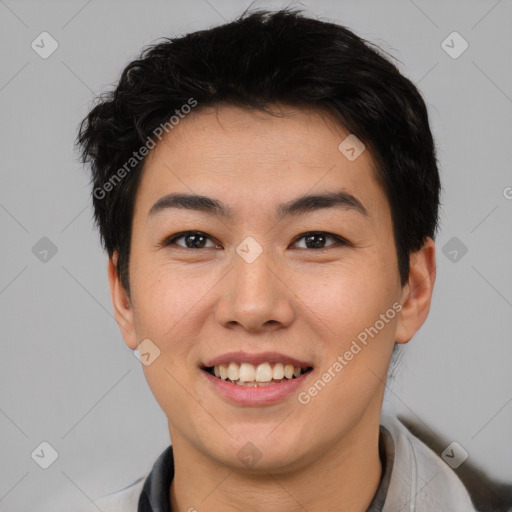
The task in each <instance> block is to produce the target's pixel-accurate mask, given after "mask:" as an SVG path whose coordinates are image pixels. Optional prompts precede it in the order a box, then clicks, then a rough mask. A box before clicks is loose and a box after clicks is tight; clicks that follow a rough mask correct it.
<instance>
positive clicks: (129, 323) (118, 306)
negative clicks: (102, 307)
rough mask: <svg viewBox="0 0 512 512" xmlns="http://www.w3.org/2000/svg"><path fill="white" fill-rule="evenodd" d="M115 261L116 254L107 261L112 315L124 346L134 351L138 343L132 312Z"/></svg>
mask: <svg viewBox="0 0 512 512" xmlns="http://www.w3.org/2000/svg"><path fill="white" fill-rule="evenodd" d="M117 259H118V253H117V252H114V254H113V256H112V258H109V260H108V280H109V284H110V295H111V298H112V306H113V308H114V315H115V318H116V321H117V324H118V325H119V328H120V329H121V333H122V335H123V338H124V341H125V343H126V345H128V347H129V348H131V349H132V350H135V349H136V348H137V346H138V343H137V337H136V335H135V325H134V320H133V310H132V306H131V301H130V297H129V296H128V293H127V292H126V290H125V288H124V286H123V285H122V284H121V280H120V279H119V274H118V272H117Z"/></svg>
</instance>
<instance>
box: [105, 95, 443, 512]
mask: <svg viewBox="0 0 512 512" xmlns="http://www.w3.org/2000/svg"><path fill="white" fill-rule="evenodd" d="M274 108H275V110H278V111H280V112H284V113H286V115H284V116H281V117H276V116H271V115H269V114H266V113H263V112H260V111H249V110H246V109H241V108H238V107H234V106H226V105H224V106H221V107H219V108H218V109H214V108H204V109H201V110H199V109H198V110H196V111H195V112H194V113H192V114H190V115H188V116H187V117H186V118H185V119H183V120H182V121H180V123H179V125H177V126H176V127H175V128H174V129H173V130H172V131H171V132H170V133H169V134H168V135H167V136H166V138H164V139H163V140H162V142H159V143H158V144H157V146H156V147H155V148H154V149H153V150H152V151H151V152H150V154H149V155H148V157H147V159H146V163H145V167H144V171H143V176H142V180H141V183H140V187H139V189H138V192H137V196H136V202H135V210H134V217H133V231H132V240H131V244H132V246H131V253H130V287H131V296H128V294H127V293H126V291H125V290H124V288H123V287H122V285H121V283H120V280H119V277H118V275H117V272H116V261H117V254H114V256H113V258H112V259H110V260H109V267H108V275H109V282H110V288H111V293H112V301H113V305H114V310H115V315H116V318H117V321H118V323H119V326H120V328H121V331H122V334H123V337H124V340H125V342H126V344H127V345H128V346H129V347H130V348H131V349H136V348H137V346H138V344H139V343H141V341H142V340H144V339H147V338H149V339H151V340H152V342H153V343H154V344H155V345H156V346H158V348H159V350H160V356H159V357H158V358H156V359H155V360H154V362H153V363H152V364H150V365H148V366H143V370H144V372H145V376H146V379H147V381H148V384H149V386H150V388H151V390H152V392H153V394H154V396H155V398H156V400H157V401H158V403H159V405H160V406H161V408H162V410H163V411H164V412H165V414H166V416H167V419H168V425H169V434H170V436H171V439H172V444H173V446H174V460H175V468H176V469H175V477H174V480H173V482H172V485H171V489H170V501H171V507H172V510H173V511H179V512H185V511H189V510H190V509H194V508H195V509H196V510H198V511H200V512H202V511H218V510H224V511H238V510H252V511H261V512H263V511H265V512H274V511H276V512H277V511H279V512H282V511H283V510H286V511H303V510H308V511H310V512H315V511H322V512H323V511H325V510H334V509H337V507H338V506H339V503H343V510H344V511H347V512H350V511H353V512H356V511H357V512H360V511H365V510H366V509H367V507H368V506H369V504H370V502H371V500H372V498H373V496H374V494H375V492H376V490H377V488H378V484H379V479H380V477H381V464H380V459H379V456H378V435H379V419H380V412H381V407H382V401H383V396H384V389H385V381H386V376H387V372H388V367H389V362H390V358H391V353H392V350H393V346H394V343H395V341H397V342H398V343H407V342H408V341H409V340H410V339H411V338H412V336H413V335H414V333H415V332H416V331H417V330H418V329H419V327H420V326H421V325H422V324H423V322H424V320H425V319H426V317H427V315H428V311H429V307H430V301H431V297H432V288H433V285H434V280H435V246H434V242H433V241H432V240H431V239H427V240H426V242H425V244H424V246H423V247H422V249H421V250H420V251H418V252H416V253H414V254H413V255H411V271H410V275H409V281H408V283H407V284H406V285H405V286H403V287H402V286H401V284H400V278H399V273H398V266H397V255H396V250H395V246H394V241H393V231H392V221H391V213H390V208H389V204H388V201H387V199H386V196H385V194H384V191H383V189H382V188H381V186H380V185H379V183H378V182H377V180H376V177H375V176H376V174H375V170H374V162H373V160H372V157H371V154H370V152H369V150H368V149H366V150H365V151H364V152H363V153H362V154H361V155H360V156H359V157H358V158H357V159H356V160H354V161H349V160H348V159H347V158H346V157H345V156H344V155H343V154H342V153H341V152H340V151H339V150H338V145H339V144H340V142H341V141H343V139H344V138H345V137H346V136H347V135H348V132H347V131H346V130H345V129H344V128H343V127H342V126H340V125H339V123H337V122H335V121H334V120H333V119H332V118H330V117H329V115H328V114H326V113H322V112H321V111H318V110H306V109H300V110H299V109H296V108H291V107H285V106H283V105H280V106H277V105H276V106H274ZM340 189H343V190H345V191H347V192H349V193H350V194H352V195H353V196H355V197H356V198H357V199H359V201H360V202H361V203H362V204H363V205H364V207H365V208H366V210H367V212H368V215H367V216H365V215H362V214H361V213H359V212H357V211H355V210H352V209H347V208H345V209H344V208H336V207H333V208H323V209H319V210H316V211H313V212H308V213H303V214H300V215H294V216H290V217H285V218H283V219H282V220H279V221H277V220H276V216H275V210H276V206H277V205H278V204H280V203H283V202H286V201H290V200H292V199H295V198H297V197H299V196H301V195H304V194H312V193H320V192H327V191H338V190H340ZM171 192H182V193H195V194H202V195H206V196H209V197H214V198H216V199H218V200H219V201H222V202H223V203H225V204H226V205H228V206H229V207H230V208H231V209H232V211H233V213H234V216H233V218H231V219H223V218H218V217H215V216H213V215H209V214H207V213H204V212H199V211H191V210H186V209H173V210H168V211H164V212H161V213H159V214H158V215H155V216H151V217H148V212H149V210H150V208H151V206H152V205H153V204H154V203H155V202H156V201H157V200H158V199H159V198H161V197H162V196H164V195H166V194H168V193H171ZM186 230H198V231H202V232H204V233H205V234H207V235H208V236H209V237H210V238H209V239H207V241H206V246H205V247H204V248H200V249H193V248H187V247H186V245H185V244H186V240H185V239H184V238H181V239H179V240H177V241H176V244H175V245H170V246H167V247H165V246H162V245H160V243H161V242H162V241H164V240H165V239H168V238H169V237H170V235H173V234H176V233H180V232H182V231H186ZM309 231H323V232H326V233H329V234H334V235H337V236H339V237H343V238H345V239H346V240H348V241H349V245H342V244H339V243H336V242H337V241H336V239H331V238H326V239H325V244H324V245H325V248H324V249H320V250H319V249H315V248H311V246H309V247H308V246H307V245H306V241H305V239H304V238H300V235H304V233H307V232H309ZM247 236H252V237H253V238H254V239H255V240H256V241H257V242H258V243H259V244H260V246H261V247H262V249H263V252H262V253H261V254H260V256H259V257H258V258H257V259H256V260H255V261H254V262H252V263H247V262H246V261H245V260H244V259H242V258H241V257H240V256H239V255H238V254H237V252H236V251H235V249H236V247H237V246H238V245H239V244H240V243H241V242H242V240H244V238H245V237H247ZM178 244H180V245H178ZM396 302H398V303H400V304H402V310H401V311H400V313H399V314H397V315H396V316H395V317H394V318H393V319H392V320H390V321H389V322H388V323H386V325H385V327H384V328H383V329H382V330H380V331H379V333H378V335H377V336H375V337H374V338H373V339H371V340H370V341H369V342H368V344H367V346H365V347H364V348H363V349H362V350H361V351H360V352H359V353H358V354H357V355H356V356H354V358H353V359H352V360H351V361H350V362H349V363H348V364H347V365H346V366H345V367H344V368H343V370H342V371H341V372H339V373H338V374H337V375H336V377H335V378H333V379H332V381H331V382H330V383H328V384H327V385H326V386H325V388H323V389H322V390H321V392H319V393H318V394H317V396H315V397H314V398H312V399H311V401H310V402H309V403H308V404H302V403H300V402H299V400H298V399H297V393H292V395H291V396H289V397H288V398H286V399H285V400H283V401H281V402H279V403H277V404H274V405H271V406H263V407H262V406H259V407H241V406H238V405H235V404H233V403H230V402H228V401H226V400H224V399H223V398H221V397H220V396H219V395H218V394H217V393H216V392H215V391H214V390H212V387H211V386H209V385H207V384H208V382H207V381H206V379H205V378H204V376H203V375H202V373H201V372H202V370H201V369H200V366H201V364H203V363H204V362H206V361H207V360H208V359H210V358H212V357H214V356H218V355H221V354H224V353H226V352H230V351H236V350H245V351H248V352H263V351H278V352H281V353H284V354H287V355H290V356H292V357H295V358H297V359H300V360H303V361H308V362H310V363H311V364H312V366H313V368H314V370H313V373H314V374H315V377H313V376H312V375H311V376H310V377H309V380H308V382H309V383H312V382H313V381H315V380H316V379H317V378H319V377H320V376H321V375H322V373H323V372H325V371H326V370H327V369H328V368H329V367H332V365H333V363H334V362H335V361H336V360H337V357H338V355H340V354H344V353H345V352H346V351H347V350H348V349H349V347H350V345H351V343H352V341H353V340H354V339H356V337H357V335H358V334H359V333H360V332H362V331H364V329H365V328H367V327H369V326H373V325H374V324H375V322H376V320H378V319H379V317H380V315H381V314H383V313H385V312H386V310H388V309H389V308H391V306H392V304H393V303H396ZM309 385H311V384H308V385H307V386H309ZM307 386H305V387H304V388H301V389H299V390H298V391H299V392H300V391H307ZM247 442H251V443H253V444H254V445H255V446H256V447H257V449H258V450H259V452H260V453H261V455H262V456H261V459H260V460H259V461H258V462H257V463H256V465H254V466H253V467H247V466H246V465H245V464H244V463H243V462H242V461H241V460H239V458H238V457H237V453H238V451H239V450H240V449H241V448H242V447H243V446H244V445H245V444H246V443H247Z"/></svg>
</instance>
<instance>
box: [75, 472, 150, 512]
mask: <svg viewBox="0 0 512 512" xmlns="http://www.w3.org/2000/svg"><path fill="white" fill-rule="evenodd" d="M146 477H147V475H146V476H142V477H140V478H138V479H137V480H136V481H135V482H133V483H132V484H130V485H129V486H128V487H125V488H124V489H121V490H119V491H116V492H114V493H111V494H108V495H106V496H102V497H101V498H99V499H97V500H96V501H94V503H92V504H91V505H90V506H89V507H88V508H86V509H84V510H81V511H80V512H98V510H101V511H102V512H137V508H138V503H139V496H140V494H141V492H142V488H143V486H144V481H145V480H146Z"/></svg>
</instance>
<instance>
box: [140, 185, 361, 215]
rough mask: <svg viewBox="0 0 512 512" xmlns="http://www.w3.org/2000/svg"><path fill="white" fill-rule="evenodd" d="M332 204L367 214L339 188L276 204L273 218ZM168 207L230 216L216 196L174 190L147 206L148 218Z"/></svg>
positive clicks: (354, 198) (357, 202)
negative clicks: (148, 208)
mask: <svg viewBox="0 0 512 512" xmlns="http://www.w3.org/2000/svg"><path fill="white" fill-rule="evenodd" d="M333 207H338V208H343V209H345V210H353V211H356V212H358V213H360V214H362V215H364V216H366V217H367V216H368V211H367V210H366V208H365V207H364V205H363V204H362V203H361V201H359V199H357V198H356V197H355V196H353V195H352V194H349V193H348V192H346V191H344V190H340V191H335V192H325V193H323V194H314V195H305V196H301V197H298V198H296V199H292V200H291V201H288V202H286V203H283V204H280V205H279V206H278V207H277V217H278V218H279V219H282V218H283V217H286V216H290V215H300V214H303V213H308V212H313V211H316V210H320V209H323V208H333ZM172 208H185V209H188V210H197V211H202V212H205V213H208V214H210V215H216V216H219V217H224V218H229V217H232V211H231V209H230V208H229V207H228V206H227V205H225V204H224V203H222V202H221V201H219V200H218V199H214V198H212V197H208V196H202V195H196V194H178V193H174V194H168V195H166V196H163V197H161V198H160V199H158V201H156V202H155V204H153V206H152V207H151V208H150V210H149V212H148V217H152V216H154V215H156V214H157V213H159V212H162V211H164V210H168V209H172Z"/></svg>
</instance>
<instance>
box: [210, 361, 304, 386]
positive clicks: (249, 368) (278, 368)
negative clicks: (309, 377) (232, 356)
mask: <svg viewBox="0 0 512 512" xmlns="http://www.w3.org/2000/svg"><path fill="white" fill-rule="evenodd" d="M213 371H214V374H215V376H216V377H219V378H221V379H224V380H226V379H229V380H231V381H237V380H239V381H241V382H270V381H271V380H281V379H283V378H284V377H286V378H287V379H292V378H293V377H299V376H300V374H301V373H302V371H303V370H302V368H300V367H294V366H293V365H292V364H285V365H283V363H275V364H274V366H273V367H272V364H271V363H261V364H259V365H257V366H254V365H253V364H251V363H241V364H239V363H234V362H232V363H229V364H219V365H216V366H214V367H213Z"/></svg>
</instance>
